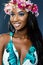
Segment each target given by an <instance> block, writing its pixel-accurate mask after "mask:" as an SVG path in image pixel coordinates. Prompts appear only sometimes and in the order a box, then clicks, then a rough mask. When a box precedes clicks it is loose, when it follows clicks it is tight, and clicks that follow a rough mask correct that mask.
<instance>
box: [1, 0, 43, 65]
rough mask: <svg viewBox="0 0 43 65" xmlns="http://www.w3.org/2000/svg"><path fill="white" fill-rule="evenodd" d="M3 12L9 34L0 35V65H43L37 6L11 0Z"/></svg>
mask: <svg viewBox="0 0 43 65" xmlns="http://www.w3.org/2000/svg"><path fill="white" fill-rule="evenodd" d="M4 11H5V13H6V14H8V15H10V21H9V33H8V34H2V35H0V65H43V64H42V63H43V51H42V35H41V32H40V30H39V28H38V23H37V19H36V17H37V16H38V14H39V13H38V7H37V5H36V4H33V3H31V1H29V0H28V1H27V0H11V1H9V3H7V4H6V5H5V8H4Z"/></svg>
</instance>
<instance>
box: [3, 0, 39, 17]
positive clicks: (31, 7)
mask: <svg viewBox="0 0 43 65" xmlns="http://www.w3.org/2000/svg"><path fill="white" fill-rule="evenodd" d="M12 7H13V8H15V7H18V8H20V9H25V10H26V12H29V11H31V12H32V13H33V14H35V16H36V17H37V16H38V15H39V13H38V6H37V5H36V4H33V3H31V1H30V0H11V1H9V3H7V4H5V7H4V11H5V13H6V14H8V15H10V14H11V12H12Z"/></svg>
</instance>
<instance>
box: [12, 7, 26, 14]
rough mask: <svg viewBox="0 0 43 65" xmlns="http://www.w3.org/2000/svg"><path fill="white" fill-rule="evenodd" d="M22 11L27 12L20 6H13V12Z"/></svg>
mask: <svg viewBox="0 0 43 65" xmlns="http://www.w3.org/2000/svg"><path fill="white" fill-rule="evenodd" d="M20 11H23V12H26V11H25V10H23V9H20V8H18V7H15V8H12V12H15V13H18V12H20Z"/></svg>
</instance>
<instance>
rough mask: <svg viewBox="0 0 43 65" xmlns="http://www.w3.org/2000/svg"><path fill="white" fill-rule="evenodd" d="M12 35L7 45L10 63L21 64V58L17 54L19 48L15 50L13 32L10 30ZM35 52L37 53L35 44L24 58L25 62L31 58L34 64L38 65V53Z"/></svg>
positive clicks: (10, 64) (11, 64) (13, 64)
mask: <svg viewBox="0 0 43 65" xmlns="http://www.w3.org/2000/svg"><path fill="white" fill-rule="evenodd" d="M10 36H11V39H10V41H9V43H8V44H7V46H6V52H7V53H9V57H8V62H9V65H20V58H17V56H16V54H15V52H17V50H16V51H15V52H14V50H13V42H12V36H13V33H12V32H10ZM17 53H18V52H17ZM35 53H36V48H35V47H34V46H31V47H30V49H29V50H28V52H27V54H26V57H25V58H24V61H23V63H25V61H26V60H29V61H30V63H31V64H32V65H37V58H36V55H37V54H35ZM23 63H22V64H23ZM28 65H29V64H28Z"/></svg>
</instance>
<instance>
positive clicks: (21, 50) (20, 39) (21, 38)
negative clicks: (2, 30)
mask: <svg viewBox="0 0 43 65" xmlns="http://www.w3.org/2000/svg"><path fill="white" fill-rule="evenodd" d="M17 11H18V8H17V9H14V10H13V13H14V15H13V16H12V15H11V16H10V21H11V23H12V25H13V26H14V27H15V29H16V30H17V32H15V34H14V36H13V39H12V41H13V43H14V45H15V48H16V49H17V51H18V54H19V57H20V63H21V65H22V63H23V60H24V58H25V56H26V53H27V52H28V50H29V48H30V46H31V45H32V42H31V41H30V39H29V38H28V37H27V28H25V29H24V30H20V29H21V28H23V27H24V26H25V25H26V20H27V16H28V15H27V12H25V11H22V13H24V15H23V16H20V15H19V12H21V11H18V12H17ZM16 22H18V23H20V25H19V26H15V24H16ZM9 40H10V36H9V34H2V35H0V62H1V63H0V65H2V56H3V52H4V49H5V47H6V45H7V43H8V42H9Z"/></svg>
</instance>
